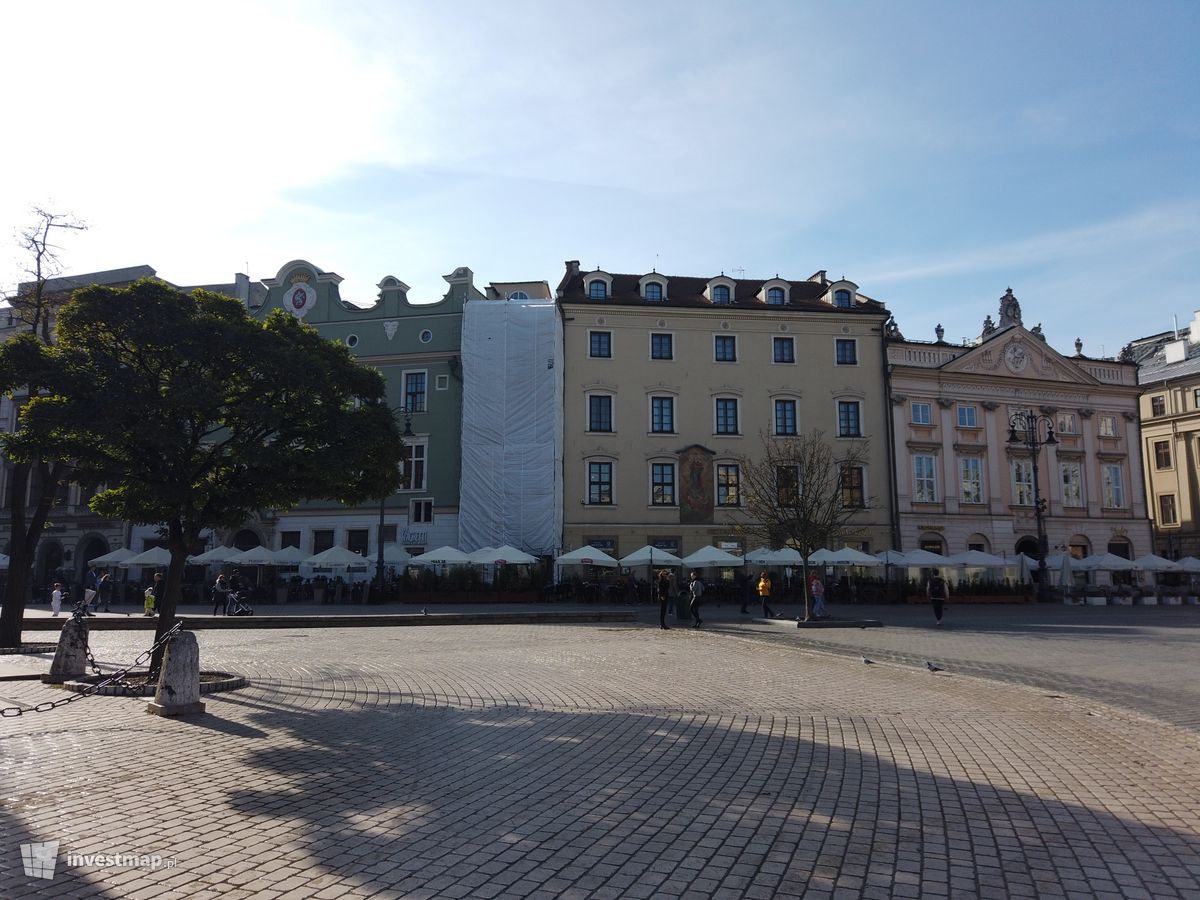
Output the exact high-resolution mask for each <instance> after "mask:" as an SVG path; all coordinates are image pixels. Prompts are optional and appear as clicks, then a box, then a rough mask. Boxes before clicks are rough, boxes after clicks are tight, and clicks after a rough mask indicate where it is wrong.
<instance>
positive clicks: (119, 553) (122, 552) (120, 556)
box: [88, 547, 137, 566]
mask: <svg viewBox="0 0 1200 900" xmlns="http://www.w3.org/2000/svg"><path fill="white" fill-rule="evenodd" d="M136 555H137V554H135V553H134V552H133V551H132V550H130V549H129V548H128V547H118V548H117V549H116V550H110V551H108V553H105V554H104V555H103V556H97V557H96V558H95V559H89V560H88V564H89V565H92V566H115V565H117V564H118V563H120V562H122V561H123V560H126V559H129V557H131V556H136Z"/></svg>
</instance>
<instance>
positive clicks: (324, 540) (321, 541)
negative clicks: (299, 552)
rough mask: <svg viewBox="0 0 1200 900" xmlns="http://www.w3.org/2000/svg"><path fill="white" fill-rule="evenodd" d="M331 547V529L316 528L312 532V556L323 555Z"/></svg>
mask: <svg viewBox="0 0 1200 900" xmlns="http://www.w3.org/2000/svg"><path fill="white" fill-rule="evenodd" d="M332 546H333V529H332V528H318V529H316V530H315V531H313V555H314V556H315V555H316V554H318V553H324V552H325V551H326V550H328V549H329V548H330V547H332Z"/></svg>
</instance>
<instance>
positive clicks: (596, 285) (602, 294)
mask: <svg viewBox="0 0 1200 900" xmlns="http://www.w3.org/2000/svg"><path fill="white" fill-rule="evenodd" d="M607 297H608V285H607V284H605V283H604V282H603V281H601V280H600V279H599V278H597V279H596V280H595V281H591V282H588V299H589V300H604V299H605V298H607Z"/></svg>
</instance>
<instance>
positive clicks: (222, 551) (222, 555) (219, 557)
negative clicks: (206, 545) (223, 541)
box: [188, 545, 238, 566]
mask: <svg viewBox="0 0 1200 900" xmlns="http://www.w3.org/2000/svg"><path fill="white" fill-rule="evenodd" d="M237 555H238V549H237V548H236V547H225V546H221V545H218V546H216V547H213V548H212V549H211V550H205V551H204V552H203V553H197V554H196V555H195V556H189V557H188V562H189V563H191V564H192V565H194V566H207V565H210V564H211V563H223V562H225V561H226V560H228V559H229V557H231V556H237Z"/></svg>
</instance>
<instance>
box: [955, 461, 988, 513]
mask: <svg viewBox="0 0 1200 900" xmlns="http://www.w3.org/2000/svg"><path fill="white" fill-rule="evenodd" d="M958 483H959V485H961V490H962V502H963V503H982V502H983V460H982V459H980V458H979V457H978V456H962V457H959V460H958Z"/></svg>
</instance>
